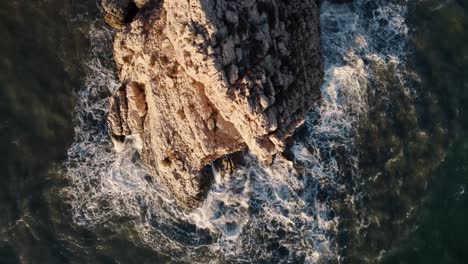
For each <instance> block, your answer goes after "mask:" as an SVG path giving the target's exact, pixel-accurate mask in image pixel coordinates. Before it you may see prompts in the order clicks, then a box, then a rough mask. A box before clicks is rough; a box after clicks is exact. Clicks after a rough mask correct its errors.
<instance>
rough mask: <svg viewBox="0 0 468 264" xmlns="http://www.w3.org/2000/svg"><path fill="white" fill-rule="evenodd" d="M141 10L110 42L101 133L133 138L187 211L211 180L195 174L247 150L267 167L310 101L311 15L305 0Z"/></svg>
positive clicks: (314, 24) (166, 4)
mask: <svg viewBox="0 0 468 264" xmlns="http://www.w3.org/2000/svg"><path fill="white" fill-rule="evenodd" d="M103 3H104V2H103ZM145 4H146V5H145V8H143V9H140V11H139V12H138V13H137V14H136V16H135V17H134V18H133V20H132V21H131V22H130V23H126V26H124V29H123V30H122V31H120V32H118V33H117V35H116V37H115V42H114V58H115V61H116V64H117V69H118V73H119V78H120V81H121V82H122V83H123V84H125V85H124V86H123V88H122V89H120V90H119V91H117V93H116V94H115V95H114V97H113V98H112V99H111V108H110V114H109V128H110V131H111V134H112V135H113V136H114V137H121V136H125V135H129V134H136V133H137V134H141V136H142V139H143V151H142V157H143V159H144V160H145V162H146V163H147V164H148V166H149V168H150V169H151V170H152V172H153V174H154V175H155V176H156V177H160V178H161V179H163V180H164V181H165V183H166V184H167V186H168V187H169V189H170V190H171V191H172V192H173V193H174V195H175V197H176V198H177V200H178V201H179V202H180V204H181V205H183V206H185V207H194V206H196V205H197V204H198V203H199V202H200V201H201V200H202V198H203V195H204V192H205V190H206V188H207V183H208V182H209V178H210V176H209V175H207V174H206V173H204V172H203V167H205V166H206V165H208V164H210V163H211V162H212V161H214V160H216V159H218V158H220V157H223V156H224V155H226V154H229V153H233V152H236V151H240V150H245V149H247V148H248V149H249V150H250V151H251V152H252V153H253V154H255V155H257V157H258V158H259V159H260V160H262V161H268V160H271V157H272V156H273V155H274V154H276V153H278V152H282V151H283V150H284V147H285V143H284V142H285V139H286V138H287V137H289V136H291V135H292V133H293V132H294V130H295V128H296V127H298V126H299V125H301V124H302V123H303V121H304V117H305V114H306V112H307V111H308V110H309V109H310V108H311V107H313V106H314V105H315V104H316V103H317V102H318V99H319V97H320V89H319V88H320V86H321V84H322V79H323V66H322V58H321V47H320V32H319V10H318V7H317V4H316V2H315V1H314V0H239V1H228V0H190V1H178V0H165V1H152V0H150V1H149V2H148V3H145ZM104 9H105V10H108V9H109V8H107V9H106V7H104ZM125 12H128V11H125ZM135 85H136V87H138V89H134V88H132V87H135ZM123 91H125V92H123ZM135 91H137V92H136V93H137V94H138V95H135ZM140 92H141V93H140ZM140 94H144V96H142V95H140ZM130 98H131V99H130ZM143 99H144V100H145V102H146V103H142V100H143ZM130 102H133V103H130ZM143 105H144V106H145V107H143ZM142 109H145V110H142ZM143 113H144V114H143ZM140 121H141V122H140ZM140 125H141V126H140Z"/></svg>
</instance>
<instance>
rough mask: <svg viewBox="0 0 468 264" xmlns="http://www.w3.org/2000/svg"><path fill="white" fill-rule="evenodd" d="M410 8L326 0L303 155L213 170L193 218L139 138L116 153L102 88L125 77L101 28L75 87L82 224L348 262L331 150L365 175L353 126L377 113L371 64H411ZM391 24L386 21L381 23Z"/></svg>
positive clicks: (196, 254) (75, 178)
mask: <svg viewBox="0 0 468 264" xmlns="http://www.w3.org/2000/svg"><path fill="white" fill-rule="evenodd" d="M371 5H375V6H373V7H372V6H371ZM369 12H370V13H371V14H372V15H371V16H370V17H369V14H368V13H369ZM404 15H405V7H403V6H399V5H396V4H391V3H388V2H386V1H363V0H362V1H360V0H356V1H355V2H354V3H353V4H352V5H350V4H347V5H334V4H330V3H328V2H325V3H324V4H323V6H322V10H321V23H322V25H321V27H322V37H323V47H324V61H325V83H324V85H323V87H322V89H321V91H322V96H323V102H322V104H320V105H319V106H317V108H316V109H314V110H313V111H312V112H310V113H309V114H308V116H307V119H306V122H305V134H304V137H303V138H300V139H298V140H297V141H296V142H295V144H294V146H293V147H292V149H291V151H292V152H293V154H294V161H288V160H285V159H284V158H281V157H278V158H276V159H275V161H274V163H273V164H272V165H271V166H269V167H262V166H261V165H259V164H258V162H256V160H255V159H254V158H253V157H250V156H247V157H246V159H248V165H247V166H245V167H242V168H239V169H237V171H235V172H234V173H233V174H232V175H230V176H229V177H224V178H223V177H221V175H220V174H219V173H218V172H216V171H215V169H214V168H213V170H214V175H215V181H214V184H213V186H212V189H211V191H210V193H209V195H208V197H207V198H206V200H205V202H204V203H203V205H202V206H200V207H199V208H198V209H196V210H195V211H193V212H191V213H190V214H187V215H186V214H185V213H183V212H180V211H179V210H178V209H177V208H176V206H175V203H174V200H173V198H172V197H171V196H170V194H169V193H168V192H167V190H166V189H165V188H164V185H163V184H161V183H159V182H158V181H157V178H154V179H153V180H150V178H149V177H147V172H146V170H145V167H144V165H143V164H141V162H140V161H139V159H138V151H139V150H140V149H141V142H139V140H138V137H136V138H128V139H127V140H126V142H124V143H122V144H121V145H119V146H118V150H119V151H115V150H113V148H112V142H111V141H110V140H109V138H108V136H107V133H106V131H105V129H104V126H105V125H104V124H105V117H106V114H107V108H108V100H107V97H106V96H104V97H103V96H102V93H107V94H110V93H111V92H113V91H114V90H115V89H117V88H118V87H119V84H118V81H117V80H116V78H115V74H114V71H113V68H112V67H111V66H109V65H111V64H109V60H111V58H102V57H101V56H102V54H108V53H110V52H111V46H110V45H111V39H112V34H111V32H109V31H107V30H106V29H104V27H92V30H91V31H90V39H91V40H92V42H93V43H92V47H93V49H92V51H91V56H90V60H89V62H88V67H89V73H88V76H87V79H86V85H85V87H84V88H83V90H82V91H80V92H78V93H77V94H76V96H77V98H78V104H77V108H76V110H75V122H76V128H75V134H76V136H75V142H74V144H73V145H72V146H71V148H70V149H69V152H68V156H69V160H68V161H67V163H66V164H65V165H66V167H67V176H68V178H69V179H70V181H71V185H70V187H69V188H67V189H66V190H65V191H64V193H65V194H66V195H67V196H68V197H69V200H70V203H71V205H72V210H73V214H74V221H75V222H77V223H79V224H82V225H85V226H95V225H100V224H106V225H110V224H112V223H113V221H115V220H116V219H121V217H125V219H129V220H127V224H129V225H130V226H132V227H133V229H134V230H135V231H136V232H137V233H138V234H139V236H140V239H141V240H142V241H143V242H144V243H145V244H146V245H148V246H150V247H151V248H153V249H154V250H155V251H158V252H159V253H163V254H167V255H169V256H171V257H173V259H174V260H175V261H178V260H179V261H181V260H185V261H192V262H200V263H205V262H208V260H212V259H220V260H233V261H238V262H242V261H244V262H255V261H258V260H261V259H263V260H270V261H275V262H286V261H290V262H291V261H293V262H294V261H299V260H301V259H302V260H303V261H305V262H306V263H318V262H322V261H324V262H326V261H328V260H332V259H336V260H339V259H340V257H339V255H338V253H339V250H338V248H337V245H336V241H335V237H336V235H337V233H338V232H339V230H338V224H339V221H340V219H339V216H338V215H335V214H334V213H333V212H332V210H333V205H334V203H337V202H344V201H339V200H338V198H337V197H339V196H338V195H337V194H338V193H340V192H341V193H343V192H345V191H346V188H345V187H346V186H345V184H347V183H345V182H343V180H342V178H343V172H342V170H341V167H340V164H339V161H338V160H337V158H336V155H335V154H334V153H335V152H336V151H337V150H338V149H342V150H343V151H344V153H345V156H346V157H347V166H349V167H350V169H351V170H352V171H353V172H354V173H355V176H356V177H358V167H357V164H358V159H357V156H356V155H355V154H356V153H355V152H356V151H355V150H354V133H355V128H356V124H357V122H358V121H359V118H360V117H361V116H362V115H364V114H365V113H366V111H367V109H368V102H367V100H366V98H367V91H368V82H369V79H370V78H372V76H371V75H370V74H371V73H370V71H369V69H368V66H367V65H366V63H365V60H373V59H375V60H382V61H383V62H386V61H388V60H389V58H390V60H392V61H394V62H395V63H400V61H401V60H403V58H404V52H405V45H404V43H403V42H401V43H400V42H399V40H398V38H399V37H401V36H404V35H405V34H406V33H407V29H406V27H405V25H404ZM382 21H385V22H386V23H387V24H386V26H385V27H384V28H382V27H379V26H378V24H379V23H382ZM381 39H384V40H385V41H382V40H381ZM323 193H326V196H325V197H323V195H322V194H323ZM346 199H347V201H348V204H349V206H352V205H353V203H354V202H355V200H356V199H357V198H356V197H354V196H353V194H352V193H351V194H347V198H346ZM119 221H122V220H119ZM280 248H282V249H281V250H280ZM279 252H285V255H283V256H280V255H278V253H279Z"/></svg>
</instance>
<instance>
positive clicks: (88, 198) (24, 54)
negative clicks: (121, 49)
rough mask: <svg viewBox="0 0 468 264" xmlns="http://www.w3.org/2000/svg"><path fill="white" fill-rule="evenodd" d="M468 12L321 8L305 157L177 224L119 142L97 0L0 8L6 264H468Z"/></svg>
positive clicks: (302, 134)
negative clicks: (317, 76) (318, 73)
mask: <svg viewBox="0 0 468 264" xmlns="http://www.w3.org/2000/svg"><path fill="white" fill-rule="evenodd" d="M467 11H468V1H466V0H425V1H423V0H421V1H417V0H372V1H371V0H354V1H353V3H349V4H341V5H338V4H332V3H329V2H327V1H325V2H324V3H323V4H322V7H321V13H320V14H321V31H322V45H323V50H324V55H323V56H324V63H325V83H324V85H323V86H322V88H321V91H322V97H323V99H322V101H321V102H320V104H317V106H316V107H315V108H314V109H313V110H312V111H310V113H309V114H308V115H307V118H306V122H305V124H304V126H302V127H301V128H299V129H298V130H297V131H296V133H295V135H294V137H293V139H294V144H293V146H292V147H291V148H290V149H289V150H287V152H286V153H285V155H284V156H281V157H277V158H276V159H275V161H274V163H273V164H272V165H271V166H268V167H264V166H261V165H260V164H259V163H258V162H257V161H256V159H255V157H253V156H251V155H250V154H249V153H245V154H244V160H245V162H244V164H242V165H240V166H238V167H237V168H236V169H235V170H234V171H233V172H232V173H230V174H225V173H221V172H218V171H216V169H215V167H214V166H213V172H214V175H215V181H214V183H213V186H212V187H211V190H210V192H209V195H208V197H207V198H206V200H205V202H204V203H203V204H202V205H201V206H200V207H199V208H197V209H196V210H194V211H192V212H188V213H187V212H183V211H180V210H179V209H178V208H177V207H176V206H175V201H174V199H173V198H172V197H171V195H170V193H169V192H167V190H166V189H165V188H164V186H163V185H162V184H161V183H160V182H158V181H157V179H153V178H152V177H150V176H149V174H148V172H147V171H146V170H145V167H144V165H143V164H141V161H140V160H139V154H138V151H139V149H140V144H139V142H138V140H137V139H132V138H128V139H127V140H126V142H124V143H123V144H121V145H119V146H114V145H113V143H112V142H111V141H110V140H109V138H108V136H107V128H106V124H105V118H106V114H107V109H108V96H109V95H110V94H111V93H112V92H113V91H114V90H115V89H117V88H118V87H119V84H118V82H117V76H116V73H115V70H114V65H113V61H112V38H113V34H114V33H113V32H112V30H110V29H109V28H107V26H106V25H105V24H104V23H103V21H102V19H101V10H100V8H99V5H98V3H96V1H95V0H87V1H71V0H69V1H68V0H67V1H63V0H61V1H59V0H34V1H28V2H25V1H19V0H17V1H4V2H2V3H0V14H1V15H2V16H1V18H0V33H2V35H3V36H4V40H2V42H0V45H1V47H2V48H1V49H0V52H1V55H2V56H1V62H0V65H1V66H0V67H1V68H0V69H1V71H0V87H1V90H0V91H1V97H0V109H1V110H2V111H0V133H1V135H2V137H0V138H1V140H0V144H1V157H2V161H1V162H0V164H1V165H0V167H1V168H2V171H3V172H4V174H3V175H2V178H1V182H2V184H1V185H0V186H1V187H0V210H1V211H0V263H466V262H467V261H468V255H467V254H468V253H467V252H468V251H466V249H467V248H468V241H467V239H466V237H467V235H468V234H467V232H468V231H467V228H466V227H465V226H466V225H465V223H466V222H467V220H468V215H467V211H466V210H467V209H466V208H467V205H468V204H467V198H466V194H465V188H466V187H467V184H468V178H467V170H468V156H467V155H466V153H468V152H467V151H468V137H467V136H468V134H466V131H467V129H468V120H467V117H468V116H467V110H468V109H467V106H466V103H464V102H468V75H466V68H467V67H466V66H468V45H467V44H466V43H467V42H466V40H467V39H468V32H466V28H468V27H467V26H468V25H467V24H468V16H467V15H468V13H467Z"/></svg>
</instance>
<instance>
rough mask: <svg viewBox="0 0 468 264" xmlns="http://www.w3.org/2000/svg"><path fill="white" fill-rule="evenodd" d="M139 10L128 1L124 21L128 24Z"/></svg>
mask: <svg viewBox="0 0 468 264" xmlns="http://www.w3.org/2000/svg"><path fill="white" fill-rule="evenodd" d="M139 10H140V9H139V8H138V6H137V5H136V4H135V3H134V2H130V3H128V6H127V9H126V12H125V18H124V23H125V24H130V23H131V22H132V21H133V19H134V18H135V17H136V15H137V13H138V11H139Z"/></svg>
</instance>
